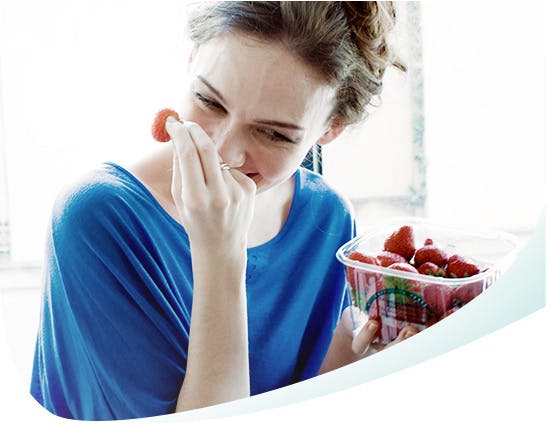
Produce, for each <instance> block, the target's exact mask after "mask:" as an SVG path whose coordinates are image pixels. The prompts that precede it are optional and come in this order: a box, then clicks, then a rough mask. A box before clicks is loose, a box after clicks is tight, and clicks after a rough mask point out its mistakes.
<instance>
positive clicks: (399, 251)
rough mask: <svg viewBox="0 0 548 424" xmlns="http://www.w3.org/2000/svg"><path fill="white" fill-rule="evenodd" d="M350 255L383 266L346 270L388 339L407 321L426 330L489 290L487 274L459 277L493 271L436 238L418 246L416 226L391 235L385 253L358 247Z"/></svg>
mask: <svg viewBox="0 0 548 424" xmlns="http://www.w3.org/2000/svg"><path fill="white" fill-rule="evenodd" d="M347 258H348V259H350V260H352V261H357V262H360V263H363V264H369V265H375V266H377V267H379V269H378V270H376V271H374V269H375V268H371V267H366V268H367V270H366V269H362V268H360V267H359V266H356V267H353V266H351V265H348V264H347V266H346V273H347V280H348V283H349V285H350V288H351V292H352V298H353V302H354V304H355V305H356V306H358V307H359V308H360V309H361V310H362V311H364V312H366V313H367V314H368V316H369V318H374V319H378V320H380V322H381V334H380V336H379V339H380V340H382V341H383V342H385V343H388V342H390V341H391V340H393V339H394V338H395V337H396V336H397V334H398V332H399V331H401V329H403V327H405V326H406V325H408V324H411V325H415V326H416V327H418V329H419V330H422V329H424V328H426V327H428V326H431V325H432V324H434V323H436V322H438V321H439V320H441V319H443V318H445V317H447V316H448V315H450V314H452V313H453V312H455V311H457V310H458V309H460V308H461V307H462V306H463V305H465V304H466V303H468V302H470V301H471V300H472V299H474V298H475V297H477V296H478V295H479V294H480V293H481V292H482V291H483V289H484V280H483V279H482V278H481V276H478V278H476V279H472V280H470V279H468V280H466V281H463V282H462V283H461V282H460V281H459V280H456V279H462V278H466V277H472V276H475V275H477V274H480V273H482V272H484V271H486V270H487V269H486V268H485V267H483V266H482V265H480V264H479V263H475V262H474V261H473V260H471V259H470V258H466V257H464V256H461V255H459V254H451V255H450V254H448V253H447V252H445V251H444V249H443V247H442V246H438V245H437V244H436V241H435V240H433V239H431V238H426V239H425V240H424V241H421V242H420V243H418V244H417V242H416V240H415V235H414V230H413V227H412V226H411V225H404V226H401V227H400V228H398V229H397V230H395V231H394V232H393V233H392V234H390V235H389V236H388V237H387V238H386V239H385V241H384V245H383V250H382V251H380V252H376V254H371V252H367V253H364V252H360V251H359V250H354V251H352V252H351V253H349V254H348V255H347ZM383 268H385V269H390V270H397V271H403V272H405V273H407V277H405V278H404V277H395V276H392V275H390V274H389V273H385V272H384V271H383ZM420 274H423V275H427V276H431V277H439V283H438V282H437V281H436V280H438V278H434V279H432V278H426V279H425V278H422V277H421V276H420ZM402 275H403V274H402ZM413 275H416V277H413Z"/></svg>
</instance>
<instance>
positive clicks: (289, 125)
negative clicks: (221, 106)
mask: <svg viewBox="0 0 548 424" xmlns="http://www.w3.org/2000/svg"><path fill="white" fill-rule="evenodd" d="M196 78H198V79H199V80H200V81H201V82H202V83H203V84H204V85H205V86H206V87H207V88H209V89H210V90H211V91H212V92H213V94H215V95H216V96H217V97H218V98H219V100H221V101H222V102H223V103H226V100H225V99H224V97H223V95H222V94H221V93H220V92H219V90H217V89H216V88H215V87H213V86H212V85H211V84H210V83H209V82H208V81H207V80H206V79H205V78H204V77H202V76H201V75H197V76H196ZM255 122H256V123H257V124H262V125H272V126H275V127H280V128H287V129H291V130H299V131H304V128H303V127H300V126H299V125H295V124H292V123H289V122H281V121H273V120H270V119H259V120H255Z"/></svg>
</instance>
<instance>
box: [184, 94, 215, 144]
mask: <svg viewBox="0 0 548 424" xmlns="http://www.w3.org/2000/svg"><path fill="white" fill-rule="evenodd" d="M180 115H181V119H182V120H183V121H185V120H186V121H192V122H196V123H197V124H198V125H199V126H201V127H202V128H203V129H204V131H205V132H206V133H207V135H209V136H210V137H211V136H212V134H213V128H214V121H213V119H212V118H211V116H210V115H211V114H208V113H206V112H205V111H204V110H203V109H201V108H200V107H199V106H198V105H196V104H195V103H194V101H193V100H192V97H189V98H187V99H185V100H184V101H183V103H182V104H181V113H180Z"/></svg>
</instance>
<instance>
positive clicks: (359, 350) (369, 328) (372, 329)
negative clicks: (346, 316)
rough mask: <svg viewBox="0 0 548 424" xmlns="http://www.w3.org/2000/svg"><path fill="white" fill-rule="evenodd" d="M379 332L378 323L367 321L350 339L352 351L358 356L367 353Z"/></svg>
mask: <svg viewBox="0 0 548 424" xmlns="http://www.w3.org/2000/svg"><path fill="white" fill-rule="evenodd" d="M377 331H379V323H378V322H377V321H375V320H369V321H367V322H366V323H365V325H364V326H363V327H361V328H359V329H357V330H355V336H354V338H353V339H352V351H353V352H354V353H356V354H358V355H363V354H365V353H367V350H368V349H369V347H370V345H371V343H372V342H373V340H374V339H375V337H376V335H377Z"/></svg>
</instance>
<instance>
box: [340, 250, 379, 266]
mask: <svg viewBox="0 0 548 424" xmlns="http://www.w3.org/2000/svg"><path fill="white" fill-rule="evenodd" d="M348 259H352V260H353V261H358V262H362V263H364V264H372V265H377V266H380V265H381V264H380V262H379V260H378V259H377V258H375V257H374V256H369V255H364V254H363V253H360V252H358V251H354V252H352V253H350V255H348Z"/></svg>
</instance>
